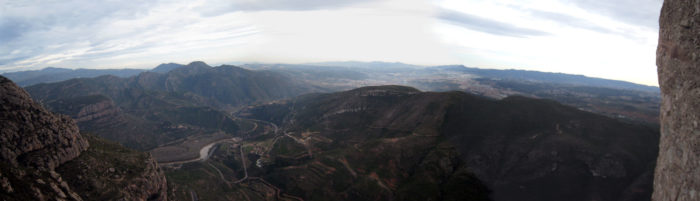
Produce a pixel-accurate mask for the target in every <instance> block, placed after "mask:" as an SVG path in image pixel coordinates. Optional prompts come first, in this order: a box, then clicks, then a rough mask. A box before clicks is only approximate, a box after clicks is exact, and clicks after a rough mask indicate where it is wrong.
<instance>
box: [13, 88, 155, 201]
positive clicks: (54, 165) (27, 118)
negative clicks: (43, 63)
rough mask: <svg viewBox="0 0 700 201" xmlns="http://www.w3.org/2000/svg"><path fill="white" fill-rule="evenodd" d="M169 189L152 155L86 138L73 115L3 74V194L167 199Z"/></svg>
mask: <svg viewBox="0 0 700 201" xmlns="http://www.w3.org/2000/svg"><path fill="white" fill-rule="evenodd" d="M93 138H94V139H93ZM93 143H95V144H96V145H97V146H91V145H95V144H93ZM115 167H116V168H115ZM112 169H113V170H114V171H112V172H111V173H112V174H101V175H102V176H109V178H108V177H100V176H96V175H97V174H96V173H106V172H108V171H109V170H112ZM81 181H85V182H89V183H80V182H81ZM166 192H167V185H166V182H165V176H164V175H163V174H162V172H161V171H160V169H159V168H158V166H157V165H156V164H155V161H154V160H153V159H152V158H151V157H150V156H149V155H147V154H145V153H142V152H136V151H133V150H128V149H125V148H123V147H122V146H121V145H118V144H115V143H113V144H108V142H105V141H103V140H100V139H97V138H95V137H92V138H91V139H90V141H88V139H87V138H85V137H84V136H83V135H81V134H80V131H79V129H78V126H76V124H75V122H74V121H73V120H72V119H71V118H69V117H67V116H64V115H57V114H53V113H51V112H49V111H47V110H46V109H44V108H43V107H42V106H41V105H39V104H38V103H36V102H34V101H32V99H31V98H30V97H29V94H27V92H26V91H25V90H24V89H22V88H20V87H19V86H17V85H16V84H14V83H13V82H12V81H10V80H9V79H7V78H5V77H2V76H0V200H3V201H12V200H40V201H43V200H119V199H122V200H167V197H166ZM107 193H109V194H107Z"/></svg>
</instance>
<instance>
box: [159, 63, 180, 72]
mask: <svg viewBox="0 0 700 201" xmlns="http://www.w3.org/2000/svg"><path fill="white" fill-rule="evenodd" d="M182 66H183V65H182V64H177V63H162V64H160V65H158V66H156V67H155V68H153V70H151V72H156V73H167V72H170V71H171V70H173V69H176V68H180V67H182Z"/></svg>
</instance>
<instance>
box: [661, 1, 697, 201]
mask: <svg viewBox="0 0 700 201" xmlns="http://www.w3.org/2000/svg"><path fill="white" fill-rule="evenodd" d="M659 25H660V31H659V46H658V49H657V52H656V65H657V66H658V73H659V86H660V87H661V95H662V102H661V140H660V145H659V157H658V160H657V166H656V174H655V176H654V193H653V195H652V200H656V201H665V200H678V201H683V200H699V199H700V182H698V181H700V66H698V65H699V64H700V1H698V0H666V1H664V4H663V8H662V10H661V17H660V20H659Z"/></svg>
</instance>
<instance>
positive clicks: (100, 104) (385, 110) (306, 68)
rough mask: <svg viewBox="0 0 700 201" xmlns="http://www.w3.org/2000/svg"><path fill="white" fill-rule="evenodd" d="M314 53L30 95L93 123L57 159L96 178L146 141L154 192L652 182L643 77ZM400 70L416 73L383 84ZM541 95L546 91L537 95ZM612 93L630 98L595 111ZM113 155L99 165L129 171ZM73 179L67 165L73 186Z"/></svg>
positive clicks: (217, 196) (461, 193) (581, 193)
mask: <svg viewBox="0 0 700 201" xmlns="http://www.w3.org/2000/svg"><path fill="white" fill-rule="evenodd" d="M318 65H320V64H314V65H287V64H275V65H270V64H254V65H253V64H251V65H244V66H243V67H237V66H230V65H222V66H217V67H211V66H209V65H207V64H205V63H203V62H192V63H190V64H187V65H178V64H163V65H161V66H159V67H158V68H156V69H160V70H153V71H149V72H141V73H139V74H138V75H135V76H131V77H126V78H123V77H117V76H112V75H105V76H99V77H94V78H79V79H70V80H65V81H61V82H56V83H44V84H36V85H32V86H28V87H26V90H27V92H29V94H31V97H32V98H33V99H34V100H35V101H37V102H38V104H37V107H38V105H39V104H40V105H42V106H44V107H47V108H48V109H49V110H51V111H52V112H56V113H61V114H65V115H68V116H70V118H72V119H75V121H76V122H77V126H78V127H79V129H80V131H79V132H83V133H93V134H94V135H95V136H92V135H85V136H87V137H84V138H86V139H88V140H87V141H89V143H90V144H96V145H99V146H96V147H95V149H96V150H97V151H93V152H90V150H91V149H90V148H88V149H87V151H84V152H80V153H82V154H78V155H80V157H77V158H78V159H80V158H83V157H87V158H85V159H80V160H78V159H73V160H67V161H68V162H64V163H65V164H72V165H68V166H66V168H61V167H59V168H58V170H59V171H62V172H64V173H65V174H67V175H68V174H70V175H90V176H87V177H89V178H90V179H92V178H96V179H98V180H99V179H103V175H104V174H100V171H105V170H104V168H105V167H108V166H107V165H95V166H97V167H100V168H102V169H100V168H96V171H93V172H91V171H86V170H85V169H89V168H84V167H88V166H86V165H91V164H93V163H96V162H99V161H114V160H111V159H109V158H110V157H116V156H118V155H119V154H116V155H115V154H112V153H115V151H116V150H129V151H121V152H120V153H124V154H122V155H123V157H122V158H121V160H124V161H131V162H124V163H125V164H132V163H136V162H138V161H149V160H150V159H148V160H146V158H148V157H146V156H143V153H141V152H139V151H146V152H149V153H150V155H151V156H152V157H153V158H154V160H155V161H157V163H158V164H157V165H156V164H155V163H154V162H146V164H153V166H148V167H156V168H150V169H148V171H150V172H153V171H155V172H162V173H164V175H165V177H166V178H165V179H162V180H160V179H156V181H163V182H160V183H159V185H162V184H163V183H167V190H166V191H167V192H163V191H162V190H161V191H159V192H158V193H157V195H156V194H154V193H151V194H150V195H151V196H153V197H154V198H160V197H161V196H163V198H164V197H165V196H167V199H169V200H238V199H245V200H491V199H493V200H649V198H650V196H651V184H652V182H651V181H652V177H653V169H654V167H655V158H656V156H657V151H658V150H657V149H658V138H659V134H658V124H655V123H654V121H653V119H645V118H643V117H645V116H644V115H645V114H647V113H646V112H647V111H649V110H653V107H654V101H655V100H657V99H655V98H656V97H657V95H655V93H654V92H652V91H644V90H642V89H629V88H624V89H623V88H616V87H610V88H606V87H598V86H589V85H577V84H571V83H557V82H554V81H551V82H545V81H541V80H540V81H538V80H525V79H515V78H513V79H511V78H494V77H487V76H486V75H476V74H477V73H475V72H466V73H465V72H461V71H463V70H459V69H461V67H459V68H457V70H455V69H454V68H456V67H434V68H422V67H414V66H406V65H404V64H392V66H391V68H392V70H386V69H384V70H382V69H378V68H376V66H374V65H377V66H381V65H382V63H372V64H371V65H369V66H368V67H358V68H349V67H337V66H336V67H328V66H318ZM324 65H325V64H324ZM397 82H398V83H399V84H401V83H403V84H407V85H412V86H413V85H415V86H420V87H410V86H398V85H384V84H391V83H397ZM365 85H382V86H365ZM358 87H359V88H358ZM426 88H427V89H429V90H426ZM430 89H432V90H430ZM547 96H548V97H555V98H554V100H547V99H541V98H542V97H547ZM26 99H28V98H26ZM562 100H563V101H562ZM28 101H29V100H23V101H20V102H28ZM558 101H559V102H558ZM582 106H586V107H582ZM655 107H658V105H656V106H655ZM588 108H603V109H605V110H593V109H588ZM617 108H623V109H625V110H626V111H628V113H625V114H626V116H620V114H619V113H606V112H610V111H618V110H616V109H617ZM7 114H8V115H14V114H15V113H7ZM45 115H46V114H43V115H39V116H45ZM635 115H636V116H635ZM7 118H10V117H9V116H8V117H7ZM13 118H18V117H13ZM65 118H67V117H65ZM74 127H75V126H74ZM71 129H73V131H72V132H73V133H76V132H78V131H77V128H71ZM68 130H70V129H68ZM101 138H106V140H105V139H101ZM82 141H85V140H82ZM110 141H114V142H110ZM117 143H118V144H117ZM121 145H124V146H126V147H129V148H133V149H135V150H130V149H129V148H120V147H121ZM81 149H83V150H84V149H85V148H81ZM105 149H107V150H108V151H99V150H105ZM85 153H88V154H85ZM90 153H92V154H90ZM73 157H75V156H73ZM100 157H103V158H100ZM144 157H145V158H144ZM30 161H34V160H30ZM71 161H78V162H71ZM81 161H83V162H81ZM115 163H116V162H115ZM120 167H121V166H120ZM129 167H130V166H128V165H127V166H124V167H123V168H126V169H129V170H131V169H132V168H129ZM9 169H12V167H9ZM114 169H115V170H114V171H111V169H109V168H107V170H106V171H107V172H108V173H114V174H118V175H120V176H121V175H124V174H125V173H129V172H128V171H127V172H119V171H118V170H117V169H121V168H114ZM97 170H100V171H97ZM3 173H4V171H3ZM107 175H109V174H107ZM81 178H82V179H81ZM81 178H78V177H68V176H66V178H64V180H66V181H67V182H69V183H71V182H74V183H76V185H78V186H83V185H82V184H84V183H80V182H85V177H81ZM115 178H116V177H115ZM129 178H131V177H129ZM134 178H138V177H134ZM166 180H167V182H164V181H166ZM93 183H94V182H93ZM97 183H99V182H97ZM105 185H106V184H105ZM103 186H104V185H103ZM76 189H78V190H77V191H81V192H83V193H84V195H86V196H89V197H91V198H104V199H105V200H112V199H116V198H118V197H120V196H119V195H120V194H116V195H115V194H113V193H111V192H113V191H94V190H95V189H100V188H97V187H90V188H82V187H76ZM162 189H164V188H162ZM99 192H104V193H99ZM107 192H110V193H107ZM122 196H124V195H122Z"/></svg>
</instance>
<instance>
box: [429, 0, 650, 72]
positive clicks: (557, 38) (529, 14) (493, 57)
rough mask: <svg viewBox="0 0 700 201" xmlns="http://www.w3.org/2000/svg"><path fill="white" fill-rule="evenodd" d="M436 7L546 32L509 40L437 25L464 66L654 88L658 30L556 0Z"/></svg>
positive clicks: (448, 0)
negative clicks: (591, 78) (557, 74)
mask: <svg viewBox="0 0 700 201" xmlns="http://www.w3.org/2000/svg"><path fill="white" fill-rule="evenodd" d="M440 6H441V7H442V8H445V9H447V8H449V9H452V10H454V11H458V12H462V13H465V14H469V15H474V16H478V17H480V18H484V19H491V20H494V21H500V22H508V23H510V24H513V25H517V26H519V27H525V28H529V29H535V30H539V31H542V32H545V33H548V34H547V35H530V36H528V37H510V36H508V35H507V34H494V33H492V32H490V31H484V30H482V29H480V28H473V27H470V26H460V25H455V24H454V23H450V22H449V21H444V22H443V23H440V24H438V25H436V29H435V30H436V33H437V34H438V35H440V38H442V39H443V43H445V44H451V45H452V48H453V50H454V51H456V52H459V54H461V56H460V58H461V59H462V62H463V63H465V64H467V65H471V66H483V67H492V68H520V69H530V70H539V71H548V72H564V73H574V74H584V75H588V76H595V77H603V78H610V79H622V80H627V81H633V82H637V83H643V84H648V85H658V84H657V80H656V66H655V56H654V54H655V49H656V41H657V32H658V30H657V29H653V28H649V27H647V26H640V25H638V24H631V23H629V22H628V21H626V20H619V19H618V18H616V17H615V16H614V15H609V14H607V13H601V12H595V11H589V10H586V9H583V8H580V7H577V6H576V5H575V4H571V3H567V2H560V1H554V0H530V1H498V2H493V1H476V0H467V1H463V0H462V1H456V0H454V1H453V0H446V1H442V2H440ZM659 6H660V4H659ZM501 30H507V29H501ZM516 34H517V32H516Z"/></svg>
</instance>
